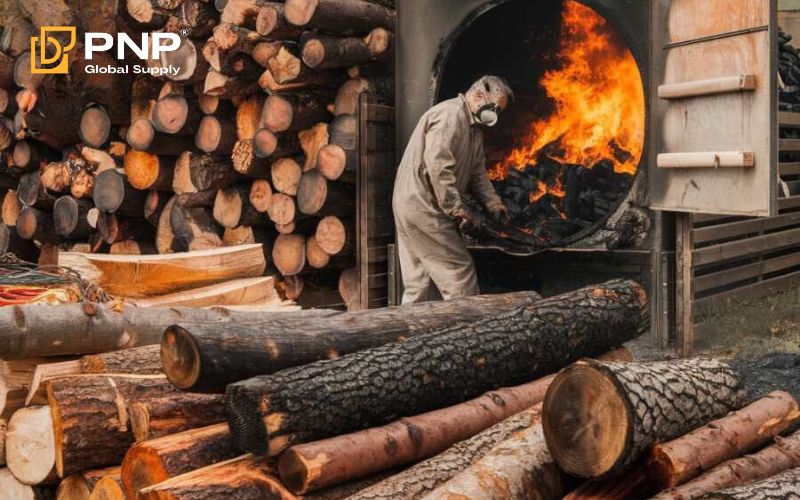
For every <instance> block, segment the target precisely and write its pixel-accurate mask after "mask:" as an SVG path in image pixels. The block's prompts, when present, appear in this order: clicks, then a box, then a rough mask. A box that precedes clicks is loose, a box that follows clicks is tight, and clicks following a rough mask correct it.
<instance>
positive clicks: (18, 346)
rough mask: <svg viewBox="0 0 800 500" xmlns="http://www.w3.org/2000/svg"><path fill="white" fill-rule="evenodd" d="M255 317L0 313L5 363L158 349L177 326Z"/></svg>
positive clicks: (96, 309)
mask: <svg viewBox="0 0 800 500" xmlns="http://www.w3.org/2000/svg"><path fill="white" fill-rule="evenodd" d="M259 251H260V249H259ZM262 259H263V256H262ZM252 317H253V314H251V313H246V312H241V313H240V312H234V311H229V310H226V309H224V308H218V309H189V308H170V309H146V308H140V307H130V306H127V307H124V308H123V309H122V311H116V310H115V309H114V308H113V307H110V306H105V305H101V304H93V303H84V304H65V305H61V306H58V307H53V306H46V305H23V306H9V307H3V308H0V358H2V359H5V360H9V359H24V358H33V357H39V356H66V355H76V354H96V353H104V352H108V351H116V350H119V349H129V348H133V347H140V346H145V345H153V344H158V343H159V342H160V341H161V337H162V336H163V334H164V330H165V329H166V328H167V327H168V326H170V325H174V324H177V323H181V322H187V321H188V322H215V323H225V322H228V321H243V320H244V319H246V318H252ZM256 317H258V316H257V315H256Z"/></svg>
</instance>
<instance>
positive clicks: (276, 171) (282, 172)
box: [270, 158, 303, 196]
mask: <svg viewBox="0 0 800 500" xmlns="http://www.w3.org/2000/svg"><path fill="white" fill-rule="evenodd" d="M270 177H271V178H272V186H273V187H274V188H275V190H276V191H278V192H281V193H283V194H287V195H289V196H295V195H297V189H298V188H299V187H300V179H301V178H302V177H303V167H301V166H300V163H298V162H297V160H295V159H294V158H281V159H280V160H277V161H275V162H274V163H273V164H272V167H271V168H270Z"/></svg>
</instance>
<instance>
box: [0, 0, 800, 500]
mask: <svg viewBox="0 0 800 500" xmlns="http://www.w3.org/2000/svg"><path fill="white" fill-rule="evenodd" d="M231 1H232V0H231ZM46 307H47V306H22V307H18V308H16V309H17V310H16V311H9V314H12V315H15V316H16V317H17V318H24V319H27V320H29V321H28V324H34V321H33V320H36V319H38V320H39V321H38V326H37V327H36V329H34V330H35V331H32V332H29V331H27V330H24V329H20V328H18V327H9V328H8V331H7V332H2V333H3V334H2V335H0V355H3V356H5V357H6V358H11V357H20V358H22V357H25V356H67V355H72V356H73V357H71V358H67V359H64V358H44V359H43V360H42V359H40V360H39V361H38V362H36V361H34V360H30V361H28V362H27V363H25V362H21V361H20V362H16V364H11V363H10V362H7V363H9V364H8V365H7V366H6V368H5V370H4V372H3V373H4V374H6V377H7V379H8V380H9V384H8V385H9V386H10V385H11V381H13V380H14V379H15V378H16V379H17V380H18V381H19V382H18V385H19V386H20V389H18V395H17V396H16V398H14V400H15V401H21V402H19V403H11V404H9V405H7V406H6V408H5V410H4V412H3V413H2V416H4V417H7V418H8V425H7V430H6V432H5V433H4V434H3V438H4V439H5V445H4V447H3V448H4V451H5V457H4V460H5V462H6V468H5V469H2V470H0V487H2V488H4V489H3V491H15V492H16V491H19V492H20V493H19V495H27V496H22V497H20V498H33V497H35V495H39V496H38V497H42V495H47V494H51V495H52V494H55V495H56V498H61V499H72V498H80V499H87V498H129V499H131V498H142V499H164V498H167V499H176V500H196V499H204V498H231V499H235V498H282V499H286V500H289V499H299V498H309V499H339V498H352V499H361V500H367V499H370V500H374V499H386V500H389V499H391V500H395V499H423V498H424V499H431V500H432V499H443V500H444V499H452V498H481V499H497V500H501V499H508V498H519V499H523V498H543V499H550V498H553V499H557V498H562V497H567V498H572V499H588V498H618V499H621V498H645V496H647V495H654V494H657V493H659V491H660V492H661V493H660V496H659V497H658V498H659V499H683V498H701V497H703V496H704V495H712V494H713V495H717V496H712V497H710V498H740V496H736V495H740V494H744V493H740V492H742V491H744V492H746V494H749V495H751V496H752V497H758V495H759V494H762V495H763V494H764V492H765V491H789V492H791V491H794V490H792V487H793V486H792V485H793V484H796V483H792V482H791V480H790V479H792V478H795V476H796V472H794V471H793V469H796V468H797V467H800V447H798V443H800V433H795V434H791V433H792V432H793V431H794V430H795V429H796V428H797V425H798V424H800V407H798V404H797V402H796V401H795V400H794V398H793V397H792V396H791V395H790V394H788V393H786V392H782V391H776V392H773V393H771V394H769V395H767V396H765V397H762V398H760V399H751V398H749V397H748V396H747V394H746V390H745V386H744V384H743V382H742V380H741V379H740V377H739V375H738V374H737V372H736V371H735V370H734V369H733V368H732V367H731V366H729V365H728V364H726V363H724V362H722V361H718V360H710V359H690V360H683V361H669V362H650V363H637V362H635V361H634V360H633V357H632V355H631V354H630V352H628V351H627V350H625V349H624V348H617V347H618V346H620V345H622V344H623V343H625V342H627V341H629V340H632V339H634V338H636V337H637V336H639V335H640V334H641V333H642V331H643V329H644V328H646V326H647V324H648V317H647V315H648V310H649V308H648V303H647V298H646V295H645V293H644V290H643V289H642V287H641V286H639V285H638V284H636V283H634V282H630V281H612V282H608V283H605V284H603V285H597V286H591V287H587V288H584V289H580V290H576V291H573V292H569V293H566V294H563V295H561V296H557V297H551V298H544V299H543V298H541V297H539V296H538V295H537V294H535V293H533V292H521V293H513V294H507V295H498V296H482V297H474V298H468V299H460V300H455V301H450V302H441V303H429V304H418V305H413V306H405V307H400V308H394V309H385V310H374V311H363V312H352V313H346V312H336V311H308V312H295V313H273V314H270V315H269V316H264V314H263V313H251V312H237V311H232V310H219V309H216V310H215V309H210V310H206V309H180V308H177V309H161V310H158V313H156V314H151V315H150V316H149V317H150V318H151V319H150V320H149V323H148V322H144V321H143V322H136V321H135V320H136V318H135V315H136V314H138V313H139V311H141V310H140V309H139V308H135V307H126V308H125V309H124V310H123V312H121V313H120V312H113V311H111V310H105V309H99V310H98V311H95V312H94V313H93V314H92V316H93V318H94V319H93V320H92V322H91V323H86V319H83V322H84V324H93V328H94V330H95V331H96V332H101V331H102V332H104V335H103V336H97V335H94V336H93V335H92V333H93V332H91V331H90V332H89V334H90V335H89V339H88V340H86V341H84V342H83V343H81V342H76V343H74V344H72V343H71V342H70V339H71V337H70V336H69V335H67V334H66V333H65V331H66V330H68V327H70V325H69V324H67V323H66V322H63V324H61V331H60V332H59V331H58V330H57V331H55V332H53V331H52V330H53V329H52V328H49V329H48V328H47V326H46V324H47V323H48V321H49V322H50V324H57V323H58V322H59V318H58V317H53V318H51V319H44V317H43V316H41V315H40V316H36V315H37V314H40V309H42V308H46ZM69 307H73V306H69ZM37 308H38V309H37ZM6 309H14V308H6ZM53 309H61V307H59V308H52V307H50V308H49V310H53ZM45 310H47V309H45ZM150 311H156V310H155V309H150ZM0 312H2V311H1V310H0ZM74 313H75V311H73V315H75V316H77V315H76V314H74ZM81 314H83V318H86V314H87V313H85V312H82V313H81ZM125 314H132V315H134V316H132V317H131V318H128V319H132V320H134V324H136V325H137V326H138V330H130V331H126V326H127V325H126V324H125V323H124V322H120V323H116V322H115V316H114V315H120V316H123V317H124V316H125ZM178 318H179V319H178ZM0 319H2V318H0ZM456 319H460V320H461V321H456ZM74 321H75V322H76V323H75V324H79V323H81V320H74ZM9 323H11V322H9ZM3 324H5V323H3ZM73 326H74V325H73ZM75 329H76V330H78V329H77V328H75ZM48 331H49V332H50V333H45V332H48ZM28 334H31V335H36V336H41V338H40V339H38V340H39V342H33V341H32V340H33V339H32V338H29V337H27V335H28ZM131 336H133V338H131ZM157 338H160V339H161V345H160V346H159V345H155V344H153V342H154V341H157ZM58 340H60V341H61V342H59V341H58ZM123 343H126V347H128V349H127V350H122V351H114V347H113V346H114V345H117V346H122V344H123ZM78 354H84V356H83V357H76V355H78ZM559 370H561V371H560V372H558V371H559ZM26 373H27V374H29V375H28V376H27V378H26V376H25V375H24V374H26ZM189 391H192V392H189ZM11 401H12V399H9V402H11ZM26 403H27V404H26ZM748 453H749V455H746V454H748ZM404 468H405V470H403V469H404ZM576 478H577V479H581V480H583V481H584V482H583V484H580V485H578V487H577V489H575V486H576V483H575V479H576ZM787 488H788V489H787ZM48 492H49V493H48ZM717 492H718V493H717Z"/></svg>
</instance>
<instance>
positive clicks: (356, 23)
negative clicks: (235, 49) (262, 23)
mask: <svg viewBox="0 0 800 500" xmlns="http://www.w3.org/2000/svg"><path fill="white" fill-rule="evenodd" d="M284 16H285V17H286V20H287V21H288V22H289V23H291V24H293V25H295V26H303V27H305V28H307V29H317V30H320V31H324V32H328V33H339V34H349V33H368V32H369V31H370V30H372V29H374V28H375V27H376V26H378V27H381V28H386V29H388V30H392V31H393V30H394V26H395V13H394V11H393V10H390V9H387V8H386V7H383V6H381V5H377V4H375V3H371V2H367V1H363V0H287V1H286V5H285V8H284Z"/></svg>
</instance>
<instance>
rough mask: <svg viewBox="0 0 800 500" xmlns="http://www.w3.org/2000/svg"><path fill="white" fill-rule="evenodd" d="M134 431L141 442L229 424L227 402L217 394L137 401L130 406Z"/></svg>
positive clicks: (176, 395)
mask: <svg viewBox="0 0 800 500" xmlns="http://www.w3.org/2000/svg"><path fill="white" fill-rule="evenodd" d="M128 411H129V413H130V419H131V428H132V429H133V435H134V437H135V438H136V440H137V441H146V440H148V439H156V438H159V437H162V436H167V435H169V434H175V433H177V432H183V431H186V430H189V429H196V428H198V427H206V426H208V425H212V424H218V423H220V422H224V421H225V402H224V399H223V397H222V395H217V394H213V395H212V394H192V393H188V392H186V393H180V394H171V395H169V396H164V397H161V398H155V399H144V400H142V401H137V400H133V401H132V402H131V403H130V404H129V405H128Z"/></svg>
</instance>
